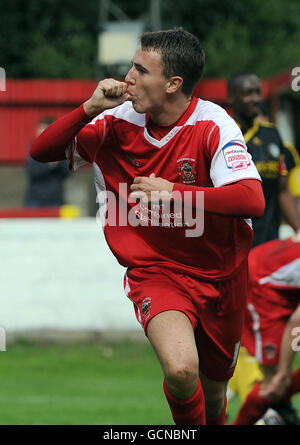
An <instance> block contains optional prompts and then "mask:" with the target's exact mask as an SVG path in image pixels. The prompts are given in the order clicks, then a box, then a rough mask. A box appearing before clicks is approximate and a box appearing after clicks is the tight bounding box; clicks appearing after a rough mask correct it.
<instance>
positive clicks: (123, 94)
mask: <svg viewBox="0 0 300 445" xmlns="http://www.w3.org/2000/svg"><path fill="white" fill-rule="evenodd" d="M130 98H131V96H130V94H128V93H127V84H126V83H125V82H120V81H119V80H115V79H104V80H101V81H100V82H99V83H98V85H97V88H96V89H95V91H94V92H93V94H92V96H91V97H90V99H88V100H87V101H86V102H84V104H83V108H84V111H85V112H86V114H88V115H89V116H92V117H94V116H97V115H98V114H100V113H102V112H103V111H104V110H108V109H109V108H114V107H117V106H118V105H121V104H122V103H124V102H125V101H126V100H129V99H130Z"/></svg>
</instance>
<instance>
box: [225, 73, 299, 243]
mask: <svg viewBox="0 0 300 445" xmlns="http://www.w3.org/2000/svg"><path fill="white" fill-rule="evenodd" d="M228 97H229V101H230V104H231V107H232V112H233V117H234V119H235V120H236V122H237V123H238V124H239V125H240V127H241V129H242V132H243V135H244V138H245V141H246V144H247V147H248V151H249V153H250V154H251V156H252V159H253V161H254V163H255V165H256V168H257V169H258V171H259V173H260V176H261V178H262V186H263V190H264V195H265V200H266V208H265V213H264V216H263V217H262V218H260V219H259V220H253V230H254V242H253V246H256V245H258V244H261V243H263V242H266V241H270V240H272V239H277V238H278V237H279V226H280V224H281V221H282V216H283V217H284V219H285V221H286V222H287V223H288V224H289V225H290V226H291V227H292V228H293V229H294V230H295V231H298V230H299V231H300V215H299V213H298V211H297V206H296V201H295V199H294V197H293V196H292V195H291V193H290V190H289V187H288V172H289V171H290V170H291V169H292V168H293V167H295V165H296V162H297V161H296V159H295V157H294V155H293V153H292V151H291V150H290V144H283V142H282V139H281V137H280V134H279V133H278V130H277V129H276V127H275V125H274V124H272V123H270V122H266V121H262V119H261V118H259V117H260V115H261V113H262V111H261V105H262V100H263V98H262V94H261V85H260V81H259V79H258V77H257V76H256V75H254V74H247V73H241V74H236V75H235V76H232V77H231V78H230V79H229V81H228ZM293 151H294V152H295V151H296V150H295V149H294V150H293Z"/></svg>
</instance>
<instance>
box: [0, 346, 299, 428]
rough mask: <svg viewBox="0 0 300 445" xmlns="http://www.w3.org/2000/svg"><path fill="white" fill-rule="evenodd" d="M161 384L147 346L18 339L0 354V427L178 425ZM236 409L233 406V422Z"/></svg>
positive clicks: (232, 403) (236, 406)
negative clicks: (40, 341)
mask: <svg viewBox="0 0 300 445" xmlns="http://www.w3.org/2000/svg"><path fill="white" fill-rule="evenodd" d="M297 366H300V357H299V356H298V357H297ZM162 380H163V375H162V371H161V368H160V365H159V363H158V361H157V358H156V357H155V354H154V352H153V351H152V349H151V348H150V346H149V345H148V344H147V343H146V344H144V343H142V344H141V343H132V342H121V343H111V344H109V343H105V344H76V345H75V344H74V345H57V344H55V345H53V344H47V345H45V344H44V345H40V344H35V343H30V342H25V341H20V342H18V343H15V344H11V345H8V346H7V351H5V352H0V382H1V392H0V412H1V416H0V424H1V425H174V423H173V420H172V418H171V415H170V412H169V407H168V405H167V402H166V400H165V397H164V394H163V390H162ZM294 401H295V404H296V406H297V408H298V410H299V412H300V395H298V396H296V397H295V398H294ZM238 407H239V401H238V399H235V400H234V401H233V402H231V403H230V404H229V407H228V414H229V421H231V420H232V419H233V418H234V416H235V414H236V412H237V410H238Z"/></svg>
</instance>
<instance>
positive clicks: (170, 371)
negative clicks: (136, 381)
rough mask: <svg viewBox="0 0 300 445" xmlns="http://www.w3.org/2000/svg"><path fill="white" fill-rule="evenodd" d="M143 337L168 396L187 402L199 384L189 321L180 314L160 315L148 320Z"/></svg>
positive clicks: (192, 332)
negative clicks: (161, 376)
mask: <svg viewBox="0 0 300 445" xmlns="http://www.w3.org/2000/svg"><path fill="white" fill-rule="evenodd" d="M147 336H148V339H149V341H150V343H151V345H152V347H153V349H154V351H155V353H156V355H157V357H158V359H159V361H160V364H161V366H162V369H163V372H164V374H165V378H166V381H167V386H168V388H169V389H170V391H171V392H172V394H173V395H174V396H175V397H178V398H182V399H185V398H189V397H190V396H191V395H192V394H193V393H194V392H195V390H196V388H197V385H198V380H199V371H198V369H199V361H198V352H197V347H196V342H195V336H194V330H193V327H192V324H191V322H190V320H189V318H188V317H187V316H186V315H185V314H184V313H183V312H180V311H174V310H171V311H165V312H161V313H160V314H158V315H156V316H155V317H154V318H152V319H151V320H150V322H149V324H148V327H147Z"/></svg>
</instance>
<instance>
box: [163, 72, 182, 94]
mask: <svg viewBox="0 0 300 445" xmlns="http://www.w3.org/2000/svg"><path fill="white" fill-rule="evenodd" d="M182 84H183V78H182V77H180V76H172V77H170V79H169V80H168V82H167V90H166V92H167V93H175V92H176V91H178V90H179V88H180V87H181V86H182Z"/></svg>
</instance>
